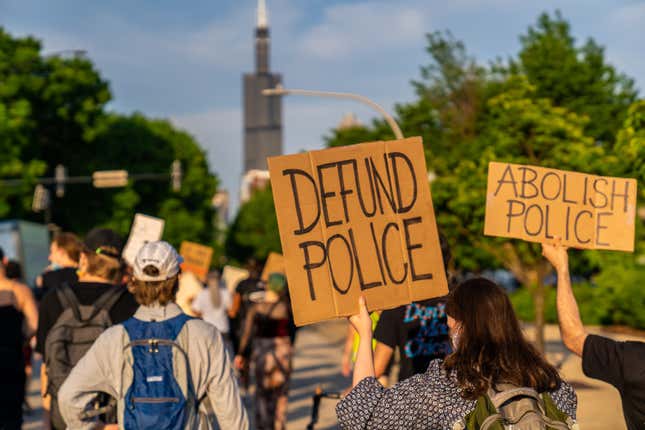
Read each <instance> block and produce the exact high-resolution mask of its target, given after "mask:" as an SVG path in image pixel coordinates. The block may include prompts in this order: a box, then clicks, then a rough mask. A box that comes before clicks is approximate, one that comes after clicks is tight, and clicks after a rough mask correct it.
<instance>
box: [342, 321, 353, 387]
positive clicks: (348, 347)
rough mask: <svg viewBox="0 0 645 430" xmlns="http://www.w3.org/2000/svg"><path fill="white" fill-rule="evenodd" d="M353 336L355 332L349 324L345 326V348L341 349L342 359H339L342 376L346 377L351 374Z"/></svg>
mask: <svg viewBox="0 0 645 430" xmlns="http://www.w3.org/2000/svg"><path fill="white" fill-rule="evenodd" d="M354 334H356V330H354V327H352V325H351V324H349V323H348V324H347V334H346V336H345V346H344V348H343V358H342V359H341V366H342V370H341V371H342V373H343V376H345V377H347V376H349V374H350V373H352V346H353V344H354Z"/></svg>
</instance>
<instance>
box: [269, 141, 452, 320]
mask: <svg viewBox="0 0 645 430" xmlns="http://www.w3.org/2000/svg"><path fill="white" fill-rule="evenodd" d="M268 161H269V169H270V172H271V185H272V190H273V198H274V201H275V203H276V213H277V217H278V225H279V227H280V239H281V242H282V249H283V251H284V256H285V268H286V272H287V278H288V281H289V292H290V294H291V301H292V305H293V310H294V318H295V320H296V324H298V325H303V324H309V323H313V322H317V321H321V320H324V319H329V318H332V317H338V316H347V315H352V314H355V313H356V311H357V300H358V297H359V295H361V294H363V295H364V296H365V298H366V301H367V304H368V307H369V309H370V310H376V309H387V308H393V307H396V306H399V305H402V304H407V303H410V302H411V301H415V300H423V299H428V298H431V297H437V296H441V295H443V294H445V293H446V292H447V282H446V276H445V271H444V268H443V261H442V257H441V250H440V246H439V238H438V233H437V227H436V223H435V218H434V210H433V208H432V200H431V197H430V189H429V187H428V183H427V180H426V176H427V173H426V165H425V156H424V152H423V145H422V143H421V139H420V138H412V139H404V140H398V141H390V142H374V143H364V144H360V145H353V146H351V147H341V148H332V149H328V150H324V151H313V152H309V153H302V154H295V155H288V156H282V157H272V158H269V160H268Z"/></svg>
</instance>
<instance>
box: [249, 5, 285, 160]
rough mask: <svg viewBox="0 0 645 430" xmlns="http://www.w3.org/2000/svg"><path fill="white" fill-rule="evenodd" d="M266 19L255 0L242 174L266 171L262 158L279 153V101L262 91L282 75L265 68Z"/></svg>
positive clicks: (280, 111)
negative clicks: (252, 59) (255, 17)
mask: <svg viewBox="0 0 645 430" xmlns="http://www.w3.org/2000/svg"><path fill="white" fill-rule="evenodd" d="M269 48H270V38H269V19H268V14H267V7H266V1H265V0H258V9H257V26H256V28H255V71H254V72H253V73H245V74H244V77H243V81H244V94H243V98H244V172H248V171H249V170H253V169H258V170H266V169H267V162H266V158H267V157H271V156H274V155H281V154H282V99H281V97H266V96H263V95H262V90H264V89H267V88H274V87H275V86H276V85H278V84H280V83H281V82H282V76H281V75H280V74H277V73H271V70H270V67H269Z"/></svg>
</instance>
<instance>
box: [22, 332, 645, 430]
mask: <svg viewBox="0 0 645 430" xmlns="http://www.w3.org/2000/svg"><path fill="white" fill-rule="evenodd" d="M345 324H346V323H345V321H342V320H338V321H330V322H325V323H320V324H315V325H312V326H308V327H304V328H302V329H301V330H300V332H299V333H298V339H297V341H296V355H295V359H294V373H293V378H292V383H291V390H290V393H289V410H288V413H289V415H288V418H289V424H288V429H289V430H302V429H305V428H306V426H307V424H309V421H310V416H311V407H312V395H313V393H314V390H315V389H316V386H318V385H320V386H321V387H322V388H323V390H326V391H341V390H343V389H344V388H346V387H347V386H349V384H350V380H349V379H347V378H344V377H343V376H342V375H341V373H340V359H341V353H342V349H343V341H344V335H345V330H346V326H345ZM526 331H527V334H528V335H529V337H530V335H531V328H530V327H529V328H527V329H526ZM590 331H592V332H595V333H601V334H603V335H605V336H609V337H612V338H616V339H620V340H627V339H635V340H641V341H645V338H644V337H641V338H638V337H634V336H624V335H615V334H611V333H602V331H601V329H598V328H592V329H590ZM546 339H547V351H548V354H547V355H548V358H549V360H550V361H551V362H552V363H561V373H562V375H563V377H564V378H565V379H566V380H567V381H569V382H570V383H571V384H572V385H573V386H574V387H575V388H576V391H577V394H578V422H579V423H580V428H581V429H582V430H607V429H611V430H624V429H626V427H625V423H624V420H623V418H622V413H621V406H620V398H619V396H618V392H617V391H616V390H615V389H614V388H613V387H611V386H610V385H608V384H605V383H603V382H600V381H595V380H592V379H589V378H587V377H585V376H584V375H583V374H582V370H581V363H580V359H579V358H578V357H575V356H574V355H572V354H568V353H567V352H566V350H565V348H564V345H563V344H562V342H561V341H560V338H559V333H558V329H557V326H548V327H547V330H546ZM37 370H38V369H37V368H35V369H34V375H38V374H39V373H38V371H37ZM38 386H39V385H38V380H37V379H36V378H35V377H34V378H33V380H32V381H31V385H30V389H29V393H30V397H29V402H30V404H31V405H32V406H33V407H34V412H33V413H32V414H27V415H26V416H25V418H26V424H25V425H24V426H23V429H40V428H42V424H41V410H40V397H39V396H38ZM245 400H246V402H245V403H247V404H248V405H249V406H250V407H252V405H251V403H252V401H251V399H250V398H248V397H247V398H246V399H245ZM335 405H336V401H335V400H323V401H322V403H321V408H320V420H319V422H318V425H317V426H316V427H315V428H316V429H317V430H331V429H336V428H338V427H337V425H336V416H335V413H334V407H335ZM251 414H252V412H251Z"/></svg>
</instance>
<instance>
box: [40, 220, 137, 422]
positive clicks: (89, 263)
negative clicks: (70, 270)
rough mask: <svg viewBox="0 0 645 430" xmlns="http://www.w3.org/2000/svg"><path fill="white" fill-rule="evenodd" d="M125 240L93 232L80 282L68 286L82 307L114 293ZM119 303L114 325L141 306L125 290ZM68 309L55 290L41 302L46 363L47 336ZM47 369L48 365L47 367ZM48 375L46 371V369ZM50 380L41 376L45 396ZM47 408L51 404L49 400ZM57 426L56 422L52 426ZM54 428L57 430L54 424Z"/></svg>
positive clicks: (84, 252)
mask: <svg viewBox="0 0 645 430" xmlns="http://www.w3.org/2000/svg"><path fill="white" fill-rule="evenodd" d="M120 254H121V239H120V237H119V236H118V235H117V234H116V233H115V232H113V231H112V230H109V229H94V230H92V231H90V232H89V233H88V234H87V236H86V238H85V242H84V244H83V249H82V251H81V255H80V259H79V278H78V282H77V283H74V284H68V285H69V287H70V288H71V290H72V292H73V293H74V295H75V296H76V298H77V300H78V302H79V304H80V305H91V304H93V303H95V302H96V300H98V298H99V297H101V295H103V294H104V293H105V292H107V291H108V290H110V289H111V288H112V287H113V286H114V285H119V284H120V281H121V269H122V265H121V259H120ZM121 288H123V292H122V293H121V296H120V297H119V299H118V301H117V302H116V303H115V304H114V306H112V308H111V309H110V310H109V315H110V319H111V320H112V323H113V324H118V323H121V322H123V321H125V320H127V319H128V318H130V317H131V316H132V315H134V313H135V311H136V310H137V308H138V307H139V305H138V304H137V302H136V301H135V299H134V296H133V295H132V294H131V293H130V292H129V291H127V289H126V288H125V287H123V286H122V287H121ZM63 311H64V309H63V307H62V305H61V303H60V301H59V299H58V295H57V293H56V290H55V289H52V290H50V291H49V292H48V293H47V294H46V295H45V296H44V297H43V299H42V301H41V303H40V308H39V312H40V318H39V321H38V330H37V333H36V351H37V352H39V353H41V354H42V355H43V362H46V360H47V350H46V348H45V344H46V340H47V335H48V334H49V331H50V330H51V329H52V327H53V326H54V324H55V323H56V321H57V320H58V318H59V317H60V315H61V314H62V313H63ZM43 367H44V366H43ZM45 372H46V369H45ZM46 387H47V377H46V374H42V375H41V389H42V392H43V396H45V395H46V394H48V393H46ZM44 404H45V406H47V404H48V400H47V399H46V400H45V402H44ZM52 424H54V423H52ZM54 427H56V426H55V425H54Z"/></svg>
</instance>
